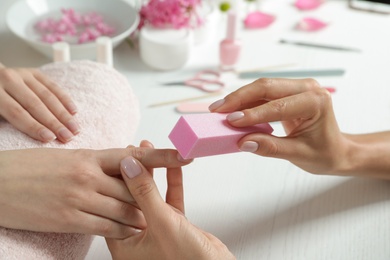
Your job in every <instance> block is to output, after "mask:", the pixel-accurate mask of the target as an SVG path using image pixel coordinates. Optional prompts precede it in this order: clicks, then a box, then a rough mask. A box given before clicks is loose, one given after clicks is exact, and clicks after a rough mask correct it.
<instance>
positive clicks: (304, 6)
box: [295, 0, 324, 10]
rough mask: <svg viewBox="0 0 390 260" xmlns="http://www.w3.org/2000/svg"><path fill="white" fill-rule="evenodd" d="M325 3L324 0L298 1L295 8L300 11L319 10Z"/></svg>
mask: <svg viewBox="0 0 390 260" xmlns="http://www.w3.org/2000/svg"><path fill="white" fill-rule="evenodd" d="M323 2H324V1H323V0H296V1H295V6H296V7H297V8H298V9H299V10H313V9H316V8H318V7H319V6H320V5H321V4H322V3H323Z"/></svg>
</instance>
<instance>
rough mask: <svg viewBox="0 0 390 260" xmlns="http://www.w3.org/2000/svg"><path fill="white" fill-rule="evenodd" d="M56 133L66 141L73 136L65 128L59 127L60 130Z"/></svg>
mask: <svg viewBox="0 0 390 260" xmlns="http://www.w3.org/2000/svg"><path fill="white" fill-rule="evenodd" d="M58 135H59V136H60V137H61V138H62V139H63V140H65V141H66V142H68V141H70V140H71V139H72V138H73V134H72V133H71V132H70V131H69V130H68V129H66V128H61V129H60V131H58Z"/></svg>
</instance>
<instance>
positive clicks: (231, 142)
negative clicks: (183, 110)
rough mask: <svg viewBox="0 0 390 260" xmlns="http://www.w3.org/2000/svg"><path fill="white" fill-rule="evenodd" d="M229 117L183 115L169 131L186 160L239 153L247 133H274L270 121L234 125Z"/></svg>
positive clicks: (216, 114)
mask: <svg viewBox="0 0 390 260" xmlns="http://www.w3.org/2000/svg"><path fill="white" fill-rule="evenodd" d="M226 116H227V114H222V113H207V114H189V115H183V116H181V117H180V119H179V121H178V122H177V123H176V125H175V126H174V128H173V129H172V131H171V133H170V134H169V139H170V140H171V142H172V143H173V145H174V146H175V147H176V149H177V150H178V151H179V153H180V155H181V156H182V157H183V158H184V159H190V158H197V157H204V156H211V155H217V154H226V153H235V152H239V151H240V150H239V149H238V146H237V142H238V141H239V140H240V139H241V138H242V137H243V136H245V135H247V134H250V133H255V132H260V133H266V134H271V133H272V132H273V129H272V127H271V126H270V125H269V124H268V123H265V124H258V125H255V126H251V127H240V128H237V127H232V126H231V125H229V123H228V122H227V120H226Z"/></svg>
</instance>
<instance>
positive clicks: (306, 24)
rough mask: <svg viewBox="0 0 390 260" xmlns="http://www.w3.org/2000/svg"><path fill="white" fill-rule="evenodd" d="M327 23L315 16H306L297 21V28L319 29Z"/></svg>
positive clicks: (305, 29) (311, 30) (306, 29)
mask: <svg viewBox="0 0 390 260" xmlns="http://www.w3.org/2000/svg"><path fill="white" fill-rule="evenodd" d="M327 25H328V24H327V23H325V22H323V21H320V20H318V19H316V18H311V17H306V18H303V19H302V20H301V21H299V23H298V25H297V29H298V30H302V31H308V32H313V31H318V30H321V29H323V28H324V27H326V26H327Z"/></svg>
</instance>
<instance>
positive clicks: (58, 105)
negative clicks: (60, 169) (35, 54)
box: [0, 66, 80, 143]
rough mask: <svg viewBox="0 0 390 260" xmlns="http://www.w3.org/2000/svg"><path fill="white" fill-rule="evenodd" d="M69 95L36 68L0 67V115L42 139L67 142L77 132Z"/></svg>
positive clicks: (30, 134) (20, 128)
mask: <svg viewBox="0 0 390 260" xmlns="http://www.w3.org/2000/svg"><path fill="white" fill-rule="evenodd" d="M76 112H77V109H76V106H75V104H74V103H73V102H72V100H71V98H70V96H69V95H68V94H67V93H65V91H63V90H62V89H61V88H60V87H58V86H57V85H56V84H55V83H54V82H53V81H51V80H50V79H49V78H48V77H46V76H45V75H44V74H42V73H41V72H40V71H39V70H37V69H31V68H7V67H3V66H0V116H1V117H3V118H4V119H5V120H7V121H8V122H9V123H11V124H12V125H13V126H14V127H15V128H17V129H18V130H20V131H22V132H24V133H25V134H27V135H29V136H30V137H32V138H34V139H36V140H39V141H42V142H45V143H46V142H51V141H53V140H54V139H56V138H57V139H58V140H60V141H61V142H64V143H66V142H68V141H70V140H71V139H72V138H73V136H74V135H77V134H78V133H79V131H80V127H79V125H78V123H77V121H76V120H75V118H74V116H73V115H74V114H75V113H76Z"/></svg>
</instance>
